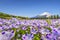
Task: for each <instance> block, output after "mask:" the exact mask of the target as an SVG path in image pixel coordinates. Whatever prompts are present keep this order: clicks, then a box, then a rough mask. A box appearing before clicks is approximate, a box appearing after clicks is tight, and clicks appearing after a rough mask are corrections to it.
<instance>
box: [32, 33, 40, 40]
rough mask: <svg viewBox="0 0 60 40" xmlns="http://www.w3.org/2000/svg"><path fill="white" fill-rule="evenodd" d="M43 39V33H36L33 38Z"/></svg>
mask: <svg viewBox="0 0 60 40" xmlns="http://www.w3.org/2000/svg"><path fill="white" fill-rule="evenodd" d="M40 39H41V33H37V34H34V38H33V40H40Z"/></svg>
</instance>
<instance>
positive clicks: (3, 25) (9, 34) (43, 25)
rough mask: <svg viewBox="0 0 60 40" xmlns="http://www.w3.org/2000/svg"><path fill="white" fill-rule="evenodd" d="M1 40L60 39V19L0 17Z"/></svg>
mask: <svg viewBox="0 0 60 40" xmlns="http://www.w3.org/2000/svg"><path fill="white" fill-rule="evenodd" d="M0 40H60V19H33V20H27V19H26V20H20V19H16V18H11V19H2V18H0Z"/></svg>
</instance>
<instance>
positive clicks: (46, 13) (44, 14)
mask: <svg viewBox="0 0 60 40" xmlns="http://www.w3.org/2000/svg"><path fill="white" fill-rule="evenodd" d="M40 16H46V17H49V16H51V14H50V13H49V12H43V13H42V14H40Z"/></svg>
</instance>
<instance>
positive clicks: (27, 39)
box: [22, 34, 33, 40]
mask: <svg viewBox="0 0 60 40" xmlns="http://www.w3.org/2000/svg"><path fill="white" fill-rule="evenodd" d="M32 38H33V35H32V34H27V35H26V34H24V35H22V39H23V40H32Z"/></svg>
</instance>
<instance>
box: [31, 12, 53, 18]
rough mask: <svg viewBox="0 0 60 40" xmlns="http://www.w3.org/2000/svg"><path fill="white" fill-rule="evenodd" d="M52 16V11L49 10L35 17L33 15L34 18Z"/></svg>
mask: <svg viewBox="0 0 60 40" xmlns="http://www.w3.org/2000/svg"><path fill="white" fill-rule="evenodd" d="M50 16H52V15H51V13H49V12H43V13H42V14H39V15H37V16H35V17H32V18H48V17H50Z"/></svg>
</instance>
